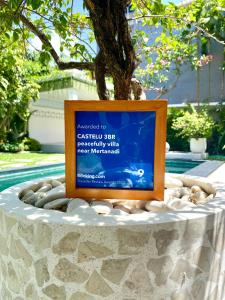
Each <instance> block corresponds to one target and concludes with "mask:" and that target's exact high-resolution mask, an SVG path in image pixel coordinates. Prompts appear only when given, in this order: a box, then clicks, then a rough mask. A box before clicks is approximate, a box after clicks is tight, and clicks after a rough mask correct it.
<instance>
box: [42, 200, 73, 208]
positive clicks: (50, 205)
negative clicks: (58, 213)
mask: <svg viewBox="0 0 225 300" xmlns="http://www.w3.org/2000/svg"><path fill="white" fill-rule="evenodd" d="M69 202H70V199H69V198H62V199H56V200H53V201H51V202H48V203H47V204H45V205H44V208H45V209H56V208H59V207H62V206H64V205H66V204H68V203H69Z"/></svg>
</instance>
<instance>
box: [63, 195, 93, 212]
mask: <svg viewBox="0 0 225 300" xmlns="http://www.w3.org/2000/svg"><path fill="white" fill-rule="evenodd" d="M89 207H90V206H89V204H88V202H86V201H85V200H83V199H80V198H74V199H71V201H70V202H69V203H68V206H67V210H66V212H67V213H71V212H72V213H73V212H76V211H75V210H76V209H80V210H85V209H86V208H89Z"/></svg>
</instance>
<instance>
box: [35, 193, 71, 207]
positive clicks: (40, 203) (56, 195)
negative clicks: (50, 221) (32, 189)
mask: <svg viewBox="0 0 225 300" xmlns="http://www.w3.org/2000/svg"><path fill="white" fill-rule="evenodd" d="M61 198H65V192H57V193H53V194H51V195H48V194H47V196H46V197H43V198H42V199H40V200H38V201H37V202H36V203H35V206H36V207H40V208H41V207H43V206H44V205H45V204H47V203H48V202H51V201H53V200H56V199H61Z"/></svg>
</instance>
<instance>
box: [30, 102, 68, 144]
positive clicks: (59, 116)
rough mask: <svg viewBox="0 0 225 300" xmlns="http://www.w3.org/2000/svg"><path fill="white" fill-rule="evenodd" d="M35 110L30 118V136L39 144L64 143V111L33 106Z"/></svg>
mask: <svg viewBox="0 0 225 300" xmlns="http://www.w3.org/2000/svg"><path fill="white" fill-rule="evenodd" d="M33 109H35V110H37V111H36V112H35V113H34V114H33V115H32V116H31V118H30V122H29V133H30V137H31V138H34V139H36V140H38V141H39V142H40V143H41V144H53V143H59V144H62V143H64V112H63V110H61V109H50V108H45V107H33V108H32V110H33Z"/></svg>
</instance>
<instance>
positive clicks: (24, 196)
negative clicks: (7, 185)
mask: <svg viewBox="0 0 225 300" xmlns="http://www.w3.org/2000/svg"><path fill="white" fill-rule="evenodd" d="M32 195H34V191H32V190H27V191H26V192H25V193H24V195H23V197H22V198H21V200H22V201H26V199H28V198H29V197H30V196H32Z"/></svg>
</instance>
